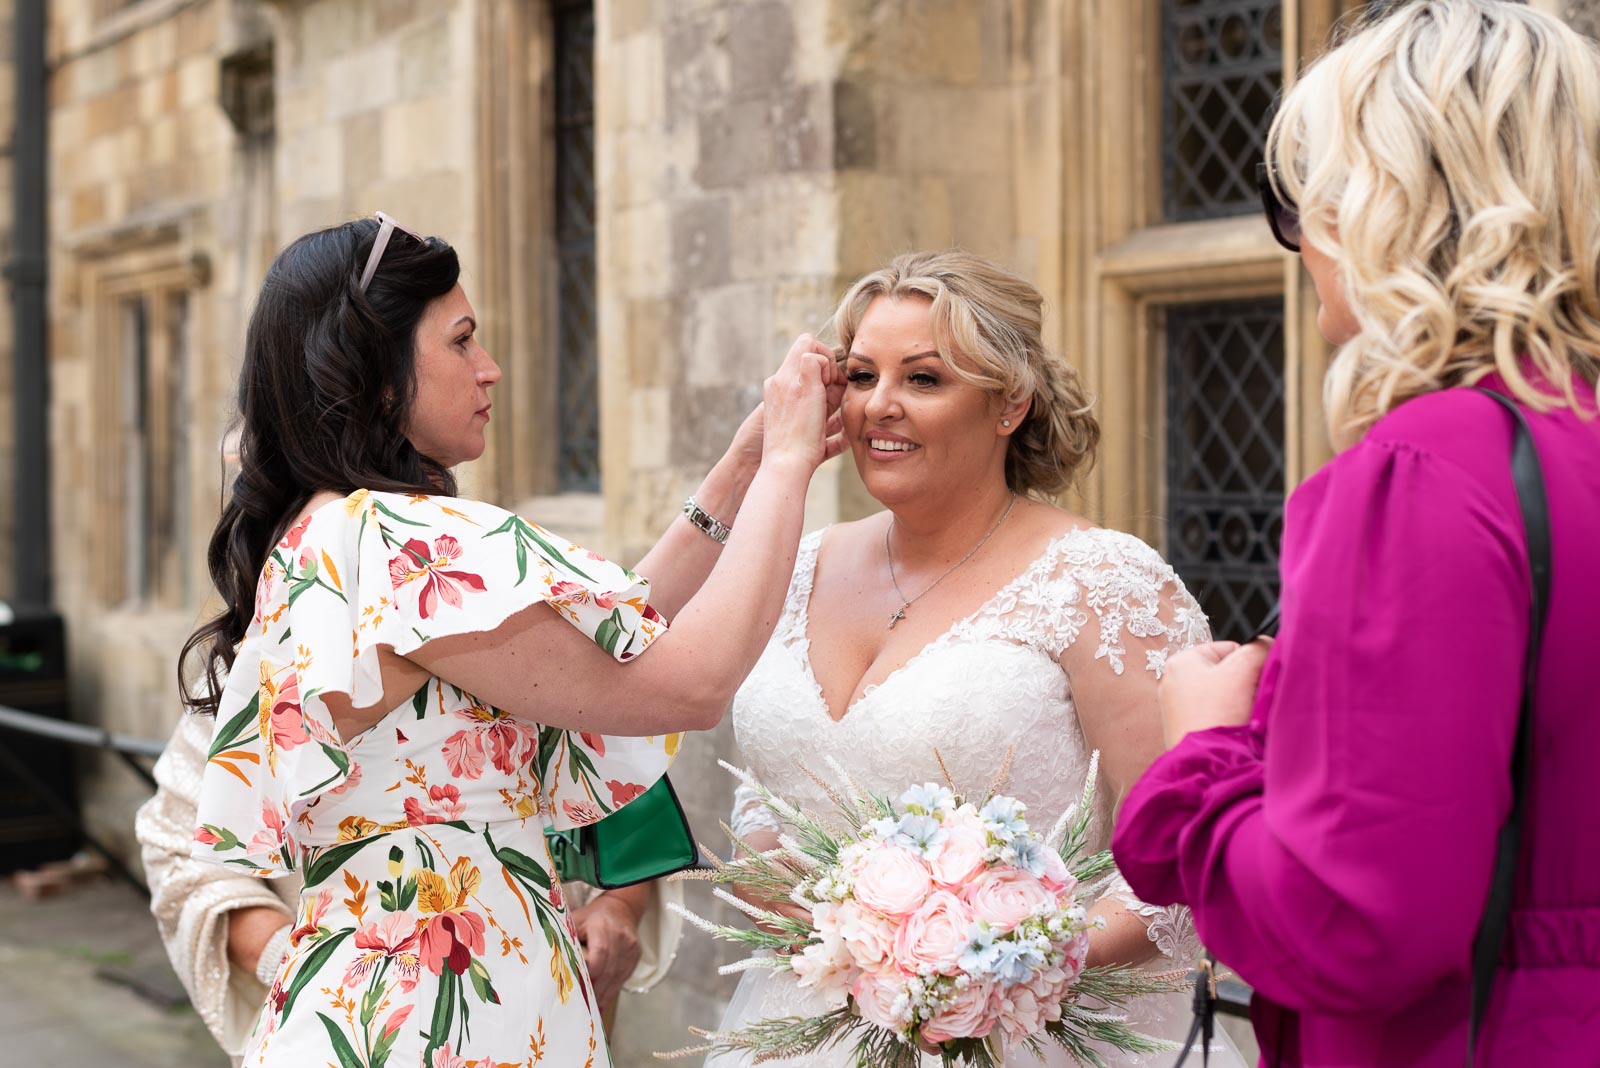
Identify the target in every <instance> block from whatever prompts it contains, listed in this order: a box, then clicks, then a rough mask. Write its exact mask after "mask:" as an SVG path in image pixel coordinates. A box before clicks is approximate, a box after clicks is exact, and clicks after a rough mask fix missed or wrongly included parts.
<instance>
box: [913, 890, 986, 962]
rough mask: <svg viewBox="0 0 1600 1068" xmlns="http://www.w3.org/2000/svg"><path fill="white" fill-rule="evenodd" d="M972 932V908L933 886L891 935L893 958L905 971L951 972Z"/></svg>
mask: <svg viewBox="0 0 1600 1068" xmlns="http://www.w3.org/2000/svg"><path fill="white" fill-rule="evenodd" d="M971 932H972V912H971V910H969V909H968V908H967V906H966V904H965V903H964V902H962V900H961V899H960V898H959V897H957V896H956V895H954V894H952V893H951V892H950V891H948V890H935V891H934V892H933V893H931V894H929V895H928V899H927V900H926V901H924V902H923V903H922V907H921V908H919V909H918V910H917V911H915V912H913V913H912V914H911V915H910V916H907V917H906V919H905V922H904V923H902V924H901V925H900V930H899V931H898V932H897V933H896V934H895V938H894V956H895V962H896V963H897V964H899V965H900V969H901V970H902V971H904V972H906V973H908V974H917V973H921V972H923V971H934V972H938V973H939V974H940V975H954V974H956V973H957V972H958V971H960V970H961V966H960V963H959V961H960V960H961V952H962V950H964V949H966V947H967V940H968V936H969V935H970V934H971Z"/></svg>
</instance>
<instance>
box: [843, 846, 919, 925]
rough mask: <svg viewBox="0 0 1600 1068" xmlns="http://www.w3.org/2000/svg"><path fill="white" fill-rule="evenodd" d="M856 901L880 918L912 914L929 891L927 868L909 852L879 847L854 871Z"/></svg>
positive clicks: (897, 848) (894, 847)
mask: <svg viewBox="0 0 1600 1068" xmlns="http://www.w3.org/2000/svg"><path fill="white" fill-rule="evenodd" d="M855 883H856V900H857V901H858V902H860V903H861V904H862V905H865V906H866V907H867V908H869V909H871V910H872V911H874V912H876V913H879V914H880V915H883V916H890V917H900V916H905V915H907V914H908V913H911V912H914V911H915V910H916V908H917V907H918V906H919V905H921V904H922V901H923V899H924V898H926V897H927V896H928V891H930V890H932V889H933V878H932V876H930V875H929V874H928V866H927V865H926V864H924V863H922V861H921V860H919V859H918V858H917V856H916V854H914V853H912V852H911V851H910V850H909V849H902V848H901V847H900V846H893V845H889V846H879V847H878V848H877V849H874V850H872V851H871V852H870V853H868V854H867V855H866V856H865V857H863V858H861V864H860V865H859V866H858V867H857V868H856V871H855Z"/></svg>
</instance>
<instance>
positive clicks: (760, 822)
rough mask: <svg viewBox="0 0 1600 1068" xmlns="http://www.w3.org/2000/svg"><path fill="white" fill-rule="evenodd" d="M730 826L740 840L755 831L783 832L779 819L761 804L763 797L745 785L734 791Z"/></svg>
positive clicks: (729, 820) (729, 818)
mask: <svg viewBox="0 0 1600 1068" xmlns="http://www.w3.org/2000/svg"><path fill="white" fill-rule="evenodd" d="M728 826H729V827H730V828H732V829H733V833H734V834H735V835H737V836H738V837H740V838H747V837H749V836H750V834H752V833H753V832H755V831H782V830H783V824H782V823H780V822H779V821H778V817H776V816H774V815H773V814H772V810H771V809H769V808H768V807H767V806H766V805H764V804H762V803H761V795H759V794H757V793H756V792H755V791H754V790H752V789H751V788H750V787H748V786H745V785H743V784H741V785H740V786H739V787H738V788H736V789H735V790H734V791H733V814H732V815H731V816H729V817H728Z"/></svg>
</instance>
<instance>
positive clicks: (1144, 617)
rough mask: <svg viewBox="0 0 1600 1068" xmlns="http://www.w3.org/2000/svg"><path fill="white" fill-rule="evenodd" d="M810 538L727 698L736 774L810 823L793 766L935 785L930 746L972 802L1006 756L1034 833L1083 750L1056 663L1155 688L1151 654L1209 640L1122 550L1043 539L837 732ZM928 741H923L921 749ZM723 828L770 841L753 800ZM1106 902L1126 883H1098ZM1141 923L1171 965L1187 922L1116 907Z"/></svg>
mask: <svg viewBox="0 0 1600 1068" xmlns="http://www.w3.org/2000/svg"><path fill="white" fill-rule="evenodd" d="M822 533H823V532H817V533H813V534H810V535H808V536H807V537H806V538H805V539H804V540H802V542H801V545H800V551H799V553H798V554H797V556H796V560H795V573H794V577H793V579H792V580H791V582H790V587H789V592H788V596H787V597H786V598H785V601H784V609H783V615H782V617H781V618H780V620H779V622H778V626H777V629H776V630H775V632H774V634H773V638H772V641H771V642H770V643H769V644H768V646H767V649H766V651H765V652H764V653H763V654H762V657H761V660H760V661H759V662H758V663H757V664H756V667H755V669H754V670H753V671H752V672H751V673H750V676H749V678H747V679H746V680H745V683H744V685H743V686H742V687H741V688H740V690H739V693H738V695H737V696H736V697H735V699H734V706H733V722H734V731H735V733H736V735H737V738H738V742H739V748H740V751H741V752H742V753H743V755H744V759H745V760H746V761H747V763H748V765H749V768H750V770H751V772H752V773H753V774H754V775H755V776H756V777H757V778H758V779H760V780H761V781H762V782H763V783H764V784H765V785H766V786H767V787H769V788H770V789H772V790H773V791H775V792H776V793H778V794H779V795H781V796H783V797H784V798H785V799H787V800H790V801H793V802H795V803H797V804H799V805H800V806H801V807H803V808H809V809H811V810H812V811H814V812H818V813H822V814H826V813H828V812H831V811H832V807H831V803H830V802H829V800H828V798H827V797H826V796H825V795H823V794H822V792H821V791H820V790H819V789H818V787H817V786H816V784H815V783H813V782H812V781H811V780H810V779H809V778H807V776H806V775H805V774H804V772H803V771H802V770H801V769H800V767H799V765H798V764H797V762H796V761H797V757H800V756H802V755H803V759H804V760H805V762H806V765H807V766H808V767H809V768H811V769H812V770H814V771H817V772H819V773H821V774H824V775H826V770H825V769H824V767H823V765H824V762H825V760H826V759H827V758H828V757H832V758H833V759H834V760H836V761H838V763H839V764H840V766H842V767H843V768H844V769H845V771H846V772H847V773H848V774H849V775H850V776H851V778H853V779H854V780H855V781H856V783H857V784H858V785H860V786H861V787H862V788H863V789H867V790H875V791H879V792H898V791H899V790H900V789H903V788H904V787H905V786H907V785H910V784H912V783H916V782H924V781H935V782H936V781H940V780H941V778H942V772H941V770H940V768H939V765H938V762H937V760H936V759H935V758H934V753H933V749H934V745H935V744H937V746H938V750H939V754H940V755H941V756H942V757H943V758H944V760H945V763H946V765H947V766H948V767H949V769H950V773H951V775H952V776H953V777H954V779H955V781H956V784H957V785H958V786H959V787H961V788H962V789H967V790H981V789H982V788H983V787H984V786H986V785H987V784H988V783H989V782H991V781H993V779H994V776H995V774H996V772H997V771H998V770H999V767H1000V764H1001V763H1002V761H1003V760H1004V759H1005V753H1006V751H1007V750H1008V749H1010V750H1012V751H1013V753H1014V754H1015V759H1014V761H1013V763H1012V766H1011V771H1010V785H1009V787H1008V790H1009V792H1011V793H1012V794H1014V795H1016V796H1017V797H1020V798H1023V799H1024V800H1026V801H1027V802H1028V805H1029V808H1030V809H1031V813H1030V820H1035V819H1036V820H1037V822H1038V825H1039V826H1040V827H1042V828H1049V827H1050V826H1051V825H1052V824H1053V823H1054V822H1055V820H1056V818H1057V817H1058V816H1059V815H1060V814H1061V812H1062V811H1064V810H1065V809H1066V807H1067V806H1068V805H1070V804H1071V803H1072V802H1073V801H1075V800H1077V797H1078V794H1079V792H1080V791H1081V789H1082V786H1083V777H1084V775H1085V774H1086V773H1087V771H1088V768H1089V753H1088V748H1087V745H1086V743H1085V740H1084V737H1083V730H1082V727H1081V725H1080V723H1079V721H1078V715H1077V708H1076V706H1075V704H1074V697H1073V687H1072V685H1071V678H1070V675H1069V672H1068V671H1066V670H1064V669H1063V668H1062V666H1061V659H1062V655H1063V653H1065V652H1066V650H1067V649H1069V648H1070V647H1072V646H1073V645H1075V644H1077V643H1079V642H1083V643H1088V642H1090V641H1092V642H1093V643H1094V646H1093V648H1094V654H1093V656H1090V655H1089V652H1088V646H1087V644H1086V645H1085V648H1084V650H1083V656H1082V657H1081V660H1080V661H1079V662H1080V663H1081V666H1079V667H1077V668H1075V671H1076V672H1088V671H1099V670H1109V671H1110V672H1111V673H1112V674H1113V675H1115V676H1117V677H1121V676H1123V675H1124V674H1125V672H1126V671H1127V667H1128V664H1129V662H1130V661H1131V662H1132V663H1133V664H1134V665H1136V666H1138V665H1142V666H1143V668H1144V670H1146V671H1150V672H1152V673H1154V674H1155V675H1157V676H1159V675H1160V674H1161V672H1162V671H1163V670H1164V669H1165V667H1166V661H1167V657H1168V656H1169V655H1171V654H1172V653H1174V652H1177V651H1178V650H1180V649H1183V648H1185V647H1187V646H1189V645H1192V644H1195V643H1196V642H1200V641H1206V640H1208V639H1209V637H1210V632H1209V629H1208V627H1207V625H1206V621H1205V616H1204V614H1203V613H1202V612H1201V610H1200V607H1199V605H1198V604H1196V603H1195V600H1194V598H1193V597H1191V596H1190V594H1189V591H1188V590H1187V589H1185V588H1184V586H1183V583H1182V582H1181V581H1180V580H1179V579H1178V576H1177V575H1176V574H1175V573H1174V572H1173V570H1172V568H1171V567H1170V566H1168V565H1167V563H1166V561H1164V560H1162V558H1161V556H1160V555H1159V554H1158V553H1157V552H1156V551H1155V550H1154V549H1152V548H1150V546H1148V545H1146V544H1145V543H1144V542H1142V541H1140V540H1139V539H1138V538H1135V537H1133V536H1132V535H1129V534H1124V533H1121V532H1120V531H1114V530H1105V529H1103V528H1083V529H1077V530H1072V531H1068V532H1066V533H1065V534H1062V535H1061V536H1059V537H1057V538H1056V539H1054V540H1053V541H1051V543H1050V544H1049V545H1048V546H1047V547H1046V549H1045V550H1044V552H1043V553H1042V554H1040V556H1039V557H1038V558H1037V559H1035V560H1034V561H1032V562H1031V563H1030V564H1029V565H1028V566H1027V567H1026V568H1025V569H1023V571H1022V573H1021V574H1019V575H1018V576H1017V577H1016V578H1015V579H1014V580H1012V581H1011V582H1009V583H1007V584H1006V585H1005V586H1004V587H1003V588H1001V589H1000V590H999V591H997V592H996V593H995V594H994V596H992V597H991V598H990V599H989V601H988V602H986V603H985V604H984V605H983V606H982V607H981V608H980V609H978V611H976V612H974V613H973V614H972V615H971V616H968V617H967V618H965V619H962V620H960V621H958V622H956V623H955V624H954V625H953V626H951V628H950V629H949V630H948V631H946V632H945V633H944V634H943V635H942V636H940V637H939V638H936V639H935V640H934V641H933V642H931V643H929V644H928V645H927V646H926V647H925V648H923V649H922V650H921V651H920V652H918V653H917V654H916V655H915V656H913V657H912V658H911V659H910V660H909V661H907V662H906V663H905V664H904V665H902V666H901V667H900V668H898V669H896V670H895V671H894V672H893V673H891V674H890V675H889V676H887V677H886V678H885V679H883V681H881V682H879V683H877V684H876V685H874V686H869V687H867V688H866V689H865V690H863V691H862V694H861V696H860V697H858V698H857V699H856V700H855V702H854V703H853V704H852V705H851V706H850V709H849V710H848V711H847V712H846V713H845V715H844V716H843V717H842V718H841V719H839V720H837V721H836V720H833V719H832V718H831V717H830V715H829V714H828V709H827V706H826V704H825V702H824V700H823V696H822V691H821V688H820V687H819V686H818V685H817V682H816V678H815V676H814V675H813V673H812V671H811V666H810V652H811V650H810V644H811V643H810V638H809V636H808V633H807V627H808V613H809V601H810V597H811V589H812V581H813V577H814V575H815V569H816V562H817V554H818V547H819V545H820V543H821V540H822ZM935 740H936V741H935ZM1101 808H1102V810H1101V811H1098V812H1097V813H1096V820H1095V824H1094V827H1095V831H1094V833H1093V835H1092V837H1093V841H1091V842H1090V843H1089V845H1090V848H1092V849H1099V848H1104V846H1105V845H1106V843H1107V842H1108V840H1109V838H1110V826H1111V812H1110V806H1109V798H1108V797H1107V795H1106V794H1105V792H1104V791H1102V792H1101ZM729 825H730V827H731V828H732V829H733V830H734V831H735V833H737V834H739V835H740V836H741V837H742V836H744V835H746V834H748V833H751V832H752V831H755V830H759V829H767V830H781V829H782V828H781V825H780V823H779V821H778V820H777V819H776V818H775V817H774V816H773V815H772V813H771V812H770V811H768V810H767V809H766V808H765V807H763V806H762V805H761V803H760V801H759V799H758V798H757V797H756V794H755V792H754V791H753V790H750V789H748V788H746V787H741V788H740V789H738V790H737V791H736V792H735V796H734V806H733V812H732V815H731V818H730V820H729ZM1107 886H1108V887H1109V888H1110V889H1109V892H1112V893H1115V892H1116V891H1117V889H1118V888H1120V889H1123V890H1126V884H1125V883H1121V882H1120V878H1119V879H1118V880H1117V882H1116V883H1115V884H1113V883H1112V882H1111V881H1108V882H1107ZM1124 900H1126V902H1127V904H1128V906H1129V907H1130V908H1131V909H1132V910H1133V911H1135V912H1137V913H1138V915H1140V916H1141V917H1143V918H1144V919H1145V920H1146V922H1147V925H1148V930H1149V933H1150V938H1151V941H1153V942H1154V943H1155V944H1156V946H1157V947H1158V948H1159V949H1160V950H1161V951H1162V953H1163V954H1164V955H1165V956H1166V957H1167V958H1168V960H1167V961H1165V962H1163V965H1162V966H1164V967H1176V966H1187V965H1188V964H1190V963H1192V961H1193V955H1192V954H1190V955H1187V956H1186V955H1185V954H1188V946H1190V945H1191V944H1192V930H1193V925H1192V923H1190V922H1189V920H1188V914H1187V910H1183V909H1172V910H1168V909H1162V908H1159V907H1157V906H1152V905H1146V904H1144V903H1142V902H1139V901H1137V899H1135V898H1133V897H1132V895H1131V893H1129V894H1128V895H1127V897H1126V898H1125V899H1124Z"/></svg>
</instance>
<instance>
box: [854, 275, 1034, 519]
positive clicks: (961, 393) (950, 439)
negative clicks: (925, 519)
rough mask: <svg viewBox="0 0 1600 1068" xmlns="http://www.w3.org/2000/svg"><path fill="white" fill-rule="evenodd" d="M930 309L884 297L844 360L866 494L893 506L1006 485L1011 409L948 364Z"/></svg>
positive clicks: (915, 300) (870, 310)
mask: <svg viewBox="0 0 1600 1068" xmlns="http://www.w3.org/2000/svg"><path fill="white" fill-rule="evenodd" d="M931 307H932V302H930V301H929V300H927V299H926V298H923V297H904V298H899V299H896V298H892V297H878V298H876V299H875V300H873V302H872V303H871V304H870V305H868V306H867V310H866V313H865V314H863V315H862V317H861V324H860V326H858V327H857V329H856V334H855V338H854V339H853V340H852V341H851V344H850V351H849V352H848V353H847V354H846V358H845V379H846V385H845V393H844V432H845V438H846V440H847V441H849V443H850V450H851V452H852V453H853V454H854V456H855V461H856V469H857V470H858V471H860V472H861V479H862V481H863V482H864V483H865V484H866V487H867V492H869V493H871V494H872V496H873V497H874V498H876V499H877V500H878V501H881V502H882V503H883V504H886V505H890V506H893V505H895V504H897V503H900V502H904V501H911V500H915V499H917V498H919V497H926V496H937V495H942V494H947V493H949V492H951V491H952V490H953V489H955V488H957V487H965V488H967V489H971V488H972V487H974V486H976V485H979V484H981V483H982V482H983V481H984V480H985V479H990V478H994V479H1000V480H1004V478H1005V451H1006V444H1007V440H1008V439H1007V437H1006V436H1004V435H1003V434H1002V432H1001V430H1000V419H1001V409H1002V408H1003V407H1004V405H1003V402H1002V401H1001V399H1000V398H999V397H998V396H997V395H995V394H993V393H989V392H986V391H984V390H982V389H979V388H978V387H977V386H974V385H971V384H970V383H968V382H966V381H964V380H963V379H961V378H960V377H959V376H957V375H956V374H955V373H954V372H952V371H951V369H950V368H949V367H948V366H947V365H946V364H945V362H944V359H943V358H942V357H941V356H940V355H939V353H938V350H937V347H936V346H935V345H934V341H933V325H932V321H931V316H930V314H929V309H930V308H931ZM957 359H960V357H959V356H958V357H957Z"/></svg>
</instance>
